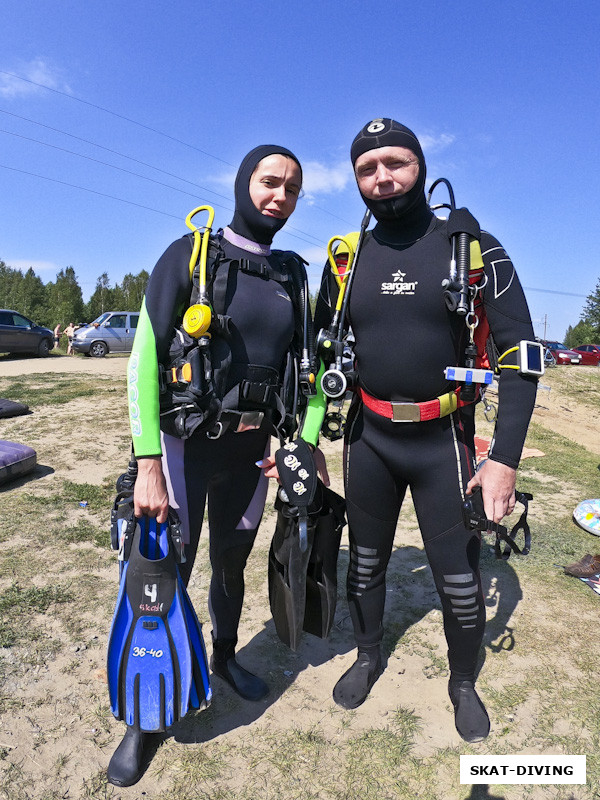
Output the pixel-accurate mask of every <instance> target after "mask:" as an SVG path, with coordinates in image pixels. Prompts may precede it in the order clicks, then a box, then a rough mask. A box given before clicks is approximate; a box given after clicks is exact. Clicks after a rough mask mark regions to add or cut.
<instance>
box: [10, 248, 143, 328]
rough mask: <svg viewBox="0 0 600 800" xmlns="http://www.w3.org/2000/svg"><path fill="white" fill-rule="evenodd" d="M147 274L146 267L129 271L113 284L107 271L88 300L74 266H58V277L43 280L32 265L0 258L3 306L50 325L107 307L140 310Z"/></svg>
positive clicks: (88, 318)
mask: <svg viewBox="0 0 600 800" xmlns="http://www.w3.org/2000/svg"><path fill="white" fill-rule="evenodd" d="M148 278H149V275H148V273H147V272H146V270H142V271H141V272H140V273H139V275H132V274H130V273H128V274H127V275H125V277H124V278H123V281H122V282H121V283H120V284H119V283H117V284H116V285H115V286H112V287H111V285H110V281H109V279H108V274H107V273H106V272H104V273H103V274H102V275H101V276H100V277H99V278H98V280H97V282H96V288H95V290H94V293H93V294H92V296H91V297H90V299H89V301H88V302H87V303H85V302H84V301H83V295H82V292H81V287H80V286H79V283H78V281H77V275H76V274H75V270H74V269H73V267H65V269H61V270H59V272H58V273H57V275H56V280H55V281H50V282H48V283H44V282H43V281H42V279H41V278H40V277H39V276H38V275H36V274H35V272H34V270H33V268H32V267H30V268H29V269H28V270H27V272H25V273H23V272H21V271H20V270H18V269H13V268H12V267H9V266H8V265H7V264H5V263H4V261H0V308H9V309H11V310H13V311H18V312H19V313H21V314H24V315H25V316H26V317H29V318H30V319H32V320H33V321H34V322H37V324H38V325H44V326H45V327H47V328H54V326H55V325H57V324H60V326H61V327H63V328H64V326H65V325H67V324H68V323H69V322H74V323H75V324H76V325H77V324H79V323H83V322H92V321H93V320H95V319H96V317H99V316H100V314H102V313H104V311H137V310H138V309H139V308H140V306H141V305H142V300H143V297H144V293H145V291H146V284H147V283H148Z"/></svg>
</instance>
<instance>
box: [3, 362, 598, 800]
mask: <svg viewBox="0 0 600 800" xmlns="http://www.w3.org/2000/svg"><path fill="white" fill-rule="evenodd" d="M578 376H579V378H580V380H575V378H577V377H578ZM542 382H543V383H548V384H549V385H551V386H552V390H551V391H552V393H553V395H552V396H553V398H557V397H559V398H560V404H564V405H566V406H568V404H569V403H571V402H579V403H585V405H586V408H588V409H589V414H590V418H591V419H594V418H597V416H598V414H599V412H600V369H599V370H598V371H597V373H596V372H594V371H592V370H588V371H587V372H577V370H574V371H569V370H568V369H564V370H563V369H560V368H557V369H556V370H552V371H549V372H548V373H547V375H546V376H544V378H542ZM124 391H125V382H124V379H122V380H121V379H119V380H114V379H105V378H98V377H94V378H92V379H90V380H88V379H87V378H80V377H79V376H70V375H69V376H66V375H43V376H41V375H31V376H30V377H25V376H21V377H19V378H18V379H17V378H14V379H13V378H0V396H3V397H9V398H10V399H15V400H20V401H22V402H27V403H29V404H30V405H31V406H32V408H33V409H34V414H31V415H28V416H27V417H23V418H19V419H15V420H8V421H7V423H8V424H9V426H10V427H9V428H8V429H9V430H10V431H11V432H12V433H13V435H14V433H15V432H17V431H18V432H19V438H22V439H23V440H25V441H26V440H27V439H28V437H35V438H36V441H39V447H40V448H41V451H42V453H43V460H44V463H46V464H47V465H48V467H50V468H51V469H52V470H53V471H49V472H48V474H45V475H43V476H38V478H37V479H35V480H31V481H23V483H22V484H21V485H19V486H17V487H15V488H11V489H9V490H7V491H3V492H0V515H1V517H2V519H3V525H2V526H0V687H1V688H0V713H2V716H3V725H2V728H3V730H4V731H5V733H3V734H0V797H2V798H4V797H6V798H7V800H55V798H56V800H58V798H60V797H65V796H69V797H78V798H90V800H92V799H93V800H99V798H103V799H105V800H108V799H109V798H112V799H113V800H118V798H121V797H122V798H126V797H129V796H131V797H141V796H143V797H144V798H146V799H147V800H167V798H168V800H209V798H210V800H257V798H260V800H281V798H284V799H285V800H355V799H357V798H360V800H414V799H415V798H417V797H419V798H423V799H424V800H479V798H481V800H483V799H484V798H487V799H488V800H496V798H501V800H522V799H523V798H525V799H527V798H531V800H546V798H549V800H555V799H556V800H573V798H576V800H593V798H598V796H599V795H598V790H597V787H598V786H599V785H600V755H599V754H600V727H599V726H598V719H599V718H600V683H599V681H598V670H597V659H596V657H595V649H596V644H595V631H596V629H597V620H598V610H599V603H600V597H598V596H597V595H595V594H594V593H593V592H591V591H590V590H589V588H587V587H586V586H584V585H583V583H582V582H581V581H578V580H576V579H573V578H568V577H567V576H565V575H564V574H563V572H562V570H561V569H560V567H557V566H555V565H556V564H559V565H560V564H565V563H568V562H569V561H574V560H576V559H577V558H579V557H581V555H583V554H584V553H585V552H587V551H590V552H591V551H594V550H597V549H599V543H598V542H597V540H596V539H594V538H592V537H590V536H589V534H587V533H585V532H584V531H582V530H581V529H579V528H578V527H577V526H576V525H575V524H574V523H573V521H572V518H571V514H572V510H573V507H574V505H575V504H576V502H577V499H584V498H585V497H595V496H598V495H599V494H600V489H599V479H600V473H599V472H598V468H597V467H598V463H599V461H600V457H599V456H598V455H594V454H592V453H590V452H588V451H586V450H585V449H584V448H583V447H581V446H579V445H575V444H573V443H572V442H571V441H570V440H568V439H566V438H565V437H564V436H561V435H560V434H559V433H557V432H555V431H549V430H548V429H547V428H544V427H543V426H541V425H540V424H534V425H532V426H531V428H530V432H529V436H528V441H527V445H528V446H529V447H535V448H538V449H539V450H541V451H543V452H544V453H545V455H544V456H543V457H541V458H530V459H526V460H524V461H523V462H522V465H521V467H520V469H519V474H518V487H519V488H520V489H522V490H524V491H531V492H532V493H533V495H534V501H533V502H532V503H531V508H530V524H531V526H532V535H533V547H532V551H531V553H530V555H528V556H527V557H518V556H514V555H513V556H511V558H510V560H509V561H508V562H497V561H496V560H495V559H494V557H493V554H492V553H490V551H489V548H488V547H487V546H486V547H485V548H484V551H483V556H482V574H483V576H484V585H485V587H486V591H487V592H488V599H487V603H488V611H489V616H490V619H489V624H488V628H487V634H486V639H485V646H484V648H483V652H482V662H484V663H483V668H482V672H481V675H480V679H479V685H480V687H481V692H482V694H483V695H484V696H485V699H486V703H487V706H488V708H489V711H490V716H491V717H492V720H493V734H492V736H490V738H489V739H488V740H486V742H485V743H482V744H481V745H477V746H474V745H467V744H466V743H463V742H462V741H460V740H458V738H456V739H453V744H454V746H439V747H434V746H429V748H428V747H427V746H425V745H427V743H428V742H429V741H430V738H431V737H432V735H434V734H435V733H436V731H435V730H432V729H431V727H428V724H427V719H430V717H429V718H428V717H427V711H426V704H427V701H428V691H429V690H430V687H436V686H440V685H442V686H443V687H444V689H445V682H446V677H447V665H446V652H445V643H444V642H443V638H442V637H441V634H440V630H441V614H440V611H439V601H438V600H437V597H436V595H435V594H434V593H433V592H432V581H431V576H430V573H429V570H428V568H427V567H425V568H423V569H416V568H417V567H418V566H419V565H422V564H424V563H425V559H424V556H423V553H422V551H421V550H420V549H419V546H416V545H414V544H411V545H410V546H409V545H407V544H405V542H404V540H403V538H402V536H400V538H399V541H398V547H399V551H398V553H397V554H396V556H397V557H396V558H395V559H394V569H393V571H392V573H391V574H390V575H389V576H388V577H389V581H388V588H389V589H390V590H391V591H390V595H389V601H388V604H387V607H386V617H385V620H384V622H385V638H384V646H385V647H386V648H387V650H388V652H389V653H390V654H391V655H390V660H389V665H388V670H390V669H394V668H396V669H397V670H398V671H401V674H400V677H399V680H402V681H408V680H409V679H410V677H409V676H410V675H412V676H413V679H414V680H415V686H414V691H413V692H412V695H414V701H413V697H412V696H411V698H410V700H409V702H408V704H406V703H404V704H403V705H399V698H397V697H394V696H393V694H390V696H389V697H386V698H385V700H386V702H387V701H389V702H388V705H387V709H386V711H385V713H384V714H382V715H381V716H377V717H373V718H372V719H371V720H370V721H369V722H368V723H367V722H366V719H368V718H367V717H366V715H367V714H368V713H369V712H370V710H371V709H372V708H373V707H374V706H373V705H370V704H369V703H367V704H365V706H364V707H363V708H360V709H357V710H356V711H353V712H345V711H342V710H341V709H339V708H338V707H337V706H335V705H334V704H333V703H332V701H331V699H330V691H331V687H327V692H324V693H322V694H321V695H319V697H324V696H325V695H326V699H325V700H315V697H316V696H317V689H320V688H322V687H321V686H320V684H319V682H320V681H321V674H322V673H320V672H319V670H318V669H316V670H315V671H314V672H313V673H312V674H313V675H314V676H315V678H314V685H312V684H311V683H310V682H306V680H305V681H304V682H303V680H302V678H303V676H302V675H301V674H300V673H301V672H302V670H303V669H305V668H307V665H306V664H305V663H304V662H303V658H304V657H303V656H302V654H292V653H290V651H289V650H288V649H287V648H286V647H285V646H284V645H283V644H281V643H280V642H279V641H278V640H277V639H276V637H275V635H274V633H273V632H272V630H271V631H267V632H264V631H262V630H258V629H257V630H251V631H250V638H252V637H255V641H254V643H253V645H252V650H251V651H250V650H249V651H248V652H253V653H254V654H255V655H256V654H257V655H258V656H259V658H258V661H259V662H260V663H261V664H262V665H263V670H262V674H263V675H264V676H265V677H266V678H268V680H269V683H270V685H271V687H272V695H273V696H272V698H271V699H270V701H269V703H270V704H269V705H268V706H265V707H264V708H263V707H262V706H261V707H260V708H259V707H258V705H257V706H255V705H254V704H248V703H244V702H243V701H242V700H240V699H239V698H237V697H236V696H234V695H233V694H232V693H231V692H230V691H229V690H228V689H224V688H223V685H222V682H217V681H215V686H214V689H215V697H214V700H213V705H212V706H211V707H210V708H209V709H208V710H206V711H203V712H199V713H196V714H190V715H188V717H187V718H186V720H184V722H183V723H181V724H180V725H179V726H176V730H175V735H174V737H164V739H161V740H159V741H158V742H157V743H156V753H155V754H154V757H153V759H152V763H151V764H150V766H149V769H148V772H147V773H146V775H145V777H144V779H143V782H142V783H141V784H140V787H141V788H140V791H139V792H138V791H137V789H132V790H118V789H116V787H111V786H109V785H107V783H106V778H105V774H104V771H103V769H102V768H101V765H102V764H106V763H107V761H108V758H109V756H110V753H111V752H112V749H113V748H114V746H115V744H116V743H117V740H118V737H119V736H120V735H121V732H122V725H120V724H118V723H116V722H115V721H114V719H113V718H112V715H111V713H110V709H109V708H108V698H107V693H106V686H105V684H104V682H103V680H102V679H101V678H99V677H98V673H99V672H101V670H102V667H103V665H104V657H105V656H104V652H105V645H106V638H107V634H108V627H109V624H110V618H111V614H112V608H113V606H114V601H115V597H116V589H117V578H116V576H117V567H116V557H115V554H113V553H112V552H111V551H110V550H109V512H110V507H111V505H112V501H113V496H114V482H115V479H116V477H117V476H118V475H119V474H120V473H121V472H122V471H124V469H125V467H126V465H127V461H128V452H129V438H128V431H127V420H126V417H125V402H124V401H123V402H122V403H120V399H121V397H124ZM544 397H545V396H544ZM99 399H103V400H107V401H110V404H111V408H115V409H120V410H117V411H115V412H114V413H113V412H111V418H110V419H109V420H107V419H105V418H103V417H101V416H99V412H97V411H96V406H97V405H99V403H98V402H96V401H98V400H99ZM113 399H114V402H113ZM543 399H544V398H542V400H543ZM71 401H77V402H78V403H82V404H87V406H85V407H87V408H88V412H89V413H88V414H87V415H84V417H83V418H81V419H78V420H77V425H76V426H74V425H72V424H70V423H71V418H70V416H69V410H70V409H69V405H68V404H69V402H71ZM553 402H557V401H556V399H554V400H553ZM78 407H79V408H81V406H78ZM482 428H483V426H482ZM63 429H64V436H59V440H58V442H56V443H54V444H51V443H50V442H47V441H46V439H45V436H46V433H47V432H52V431H56V430H58V431H61V430H63ZM104 431H107V432H108V431H110V432H111V433H112V434H114V437H115V442H116V444H115V445H114V453H115V455H113V457H112V458H110V459H108V458H107V457H106V455H105V448H104V438H105V437H104V436H103V433H104ZM54 435H56V434H54ZM36 446H37V445H36ZM325 449H326V450H327V452H328V454H329V459H330V471H331V473H332V474H333V475H336V476H339V475H340V474H341V444H340V443H337V444H336V445H331V446H330V445H327V446H326V448H325ZM80 465H81V468H79V467H80ZM91 466H94V467H96V470H95V475H96V477H95V478H94V479H91V478H90V477H89V474H88V473H89V471H90V467H91ZM82 501H86V502H87V507H86V508H82V507H80V505H79V504H80V502H82ZM514 521H516V519H515V518H514V517H513V518H512V520H509V522H510V523H511V524H512V523H514ZM273 525H274V517H273V515H272V513H270V512H269V513H267V514H265V519H264V522H263V528H262V530H263V531H265V532H266V533H265V536H264V537H263V538H262V539H259V542H258V543H257V547H256V548H255V551H254V552H253V553H252V555H251V557H250V559H249V563H248V576H247V600H246V609H248V608H255V607H260V608H266V605H267V597H266V560H267V551H268V545H269V539H270V532H272V530H273ZM402 525H403V526H404V528H403V530H404V534H405V535H408V534H410V535H411V537H412V536H413V533H414V531H415V526H416V522H415V519H414V514H413V512H412V510H410V503H407V508H406V509H405V510H403V515H402ZM407 532H408V533H407ZM346 536H347V531H346V533H345V534H344V538H343V550H342V552H341V554H340V560H339V580H340V588H339V597H340V599H339V603H340V611H343V610H344V609H345V599H344V589H343V575H344V572H345V570H346V567H347V545H346V542H347V539H346ZM411 541H413V538H411ZM486 543H487V544H490V543H491V540H489V539H487V540H486ZM199 560H200V562H201V563H202V564H204V565H206V564H207V560H208V556H207V536H206V535H203V539H202V542H201V548H200V556H199ZM413 569H416V571H413ZM208 581H209V575H208V570H207V569H205V570H204V571H202V572H200V568H198V569H197V570H196V572H195V575H194V579H193V586H194V591H195V592H197V594H196V596H197V597H199V598H200V600H199V601H198V603H197V609H198V612H199V615H200V617H201V618H202V619H204V620H208V612H207V610H206V607H205V598H206V591H207V585H208ZM195 602H196V601H195ZM248 616H249V615H248V614H247V611H246V610H245V612H244V617H243V619H242V625H246V624H247V620H248ZM261 620H262V617H261ZM256 625H258V623H255V627H256ZM260 627H261V628H262V622H261V623H260ZM209 630H210V623H208V624H207V625H206V626H205V635H206V636H207V638H210V634H209ZM244 630H245V632H246V633H248V630H247V629H244ZM350 639H351V635H350V633H349V628H348V627H347V626H346V627H345V628H344V629H343V630H338V629H337V628H335V627H334V630H333V632H332V635H331V642H330V645H331V651H330V652H331V653H332V655H333V654H335V653H336V652H337V653H345V652H347V649H348V647H349V646H350ZM309 641H310V640H309ZM316 648H317V645H316V643H315V649H316ZM325 652H326V651H325ZM324 657H326V656H324ZM415 665H416V667H415ZM411 668H412V670H413V672H411V671H410V669H411ZM415 668H416V669H417V672H416V673H415V672H414V670H415ZM415 675H416V677H414V676H415ZM384 681H385V676H384V677H382V679H381V684H378V685H377V687H376V690H375V693H376V694H377V696H378V697H379V698H381V691H382V689H381V688H379V687H380V686H383V685H384ZM279 697H281V700H279ZM373 702H374V703H375V701H373ZM286 703H287V705H288V706H289V707H292V708H294V709H295V711H294V712H293V713H292V712H289V713H288V714H287V715H284V714H282V712H281V708H282V707H285V705H286ZM436 713H437V714H438V715H439V716H438V718H437V719H439V720H440V724H441V721H442V720H444V721H445V722H444V724H446V725H448V724H451V722H449V720H451V717H450V716H449V715H450V714H451V711H450V704H449V701H448V699H447V697H446V696H444V699H443V701H442V703H441V704H440V707H439V709H438V710H437V712H436ZM430 724H431V723H430ZM434 726H435V727H436V728H437V723H434ZM8 732H10V736H9V733H8ZM17 739H19V741H20V745H19V747H16V748H14V749H13V745H14V744H15V742H16V741H17ZM54 741H57V742H58V744H57V745H56V746H55V747H53V742H54ZM518 752H553V753H571V754H578V753H586V754H587V756H588V759H587V770H588V786H587V787H568V786H564V787H559V786H557V787H537V788H536V787H534V786H489V787H471V786H462V787H461V786H460V785H459V783H458V764H459V757H460V755H461V754H473V753H479V754H499V755H502V754H506V753H518ZM3 792H4V794H3ZM142 793H143V794H142Z"/></svg>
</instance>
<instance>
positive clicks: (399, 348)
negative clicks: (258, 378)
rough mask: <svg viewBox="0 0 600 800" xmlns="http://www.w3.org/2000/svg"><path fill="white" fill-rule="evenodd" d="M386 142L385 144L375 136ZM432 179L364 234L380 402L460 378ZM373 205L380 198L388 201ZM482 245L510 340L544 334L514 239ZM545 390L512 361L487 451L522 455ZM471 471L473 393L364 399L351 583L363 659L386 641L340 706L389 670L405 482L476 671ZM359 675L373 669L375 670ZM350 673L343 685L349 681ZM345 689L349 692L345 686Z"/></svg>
mask: <svg viewBox="0 0 600 800" xmlns="http://www.w3.org/2000/svg"><path fill="white" fill-rule="evenodd" d="M379 122H380V121H377V124H378V125H379ZM372 124H373V123H372ZM398 127H399V128H400V127H401V126H398ZM406 130H407V129H406ZM414 141H415V142H416V139H415V140H414ZM388 143H390V144H394V142H393V141H392V142H388ZM402 145H403V146H404V143H402ZM377 146H381V145H377V144H374V145H373V147H377ZM406 146H410V147H411V148H412V149H413V150H414V151H415V152H418V154H419V158H420V162H421V169H422V172H423V173H424V161H423V159H422V153H421V152H420V148H418V143H417V144H416V145H414V146H413V145H412V144H410V145H408V144H407V145H406ZM366 149H369V148H368V147H367V148H366ZM423 185H424V174H422V180H421V184H420V186H419V185H417V193H415V198H416V199H415V201H414V202H413V205H412V207H411V208H410V209H409V210H408V211H403V212H402V213H400V214H398V215H397V216H396V218H394V215H393V214H391V215H390V217H389V218H388V219H386V218H385V215H381V216H382V218H381V219H379V221H378V223H377V225H376V226H375V228H374V230H373V231H372V232H370V233H368V234H367V237H366V239H365V241H364V245H363V248H362V252H361V253H360V257H359V260H358V265H357V268H356V273H355V276H354V280H353V283H352V287H351V294H350V300H349V324H350V326H351V328H352V332H353V334H354V338H355V341H356V344H355V348H354V352H355V356H356V368H357V373H358V384H359V387H360V389H362V390H364V391H366V392H367V393H368V395H370V396H371V397H373V398H377V399H378V400H383V401H400V402H424V401H430V400H433V399H434V398H437V397H439V396H440V395H443V394H445V393H447V392H449V391H451V390H452V389H454V388H455V384H454V383H449V382H448V381H447V380H446V378H445V376H444V369H445V368H446V367H448V366H456V365H461V364H462V357H463V353H464V345H465V343H466V339H465V337H466V335H467V329H466V326H465V322H464V318H460V317H459V316H458V315H457V314H456V313H451V312H450V311H448V309H447V307H446V304H445V301H444V297H443V289H442V280H443V279H445V278H447V277H448V271H449V264H450V260H451V243H450V240H449V238H448V234H447V230H446V226H447V223H446V222H445V221H442V220H439V219H437V218H436V217H435V216H434V215H433V214H432V213H431V211H430V210H429V208H428V207H427V204H426V201H425V197H424V194H423ZM401 199H402V198H401ZM373 206H375V209H376V210H379V209H377V203H373ZM376 216H377V214H376ZM481 250H482V255H483V261H484V265H485V276H486V278H487V283H486V285H485V287H484V288H483V299H484V304H485V309H486V314H487V319H488V321H489V324H490V329H491V331H492V333H493V336H494V339H495V342H496V345H497V347H498V349H499V351H500V353H503V352H504V351H506V350H508V349H509V348H511V347H514V346H515V344H517V343H518V342H519V340H521V339H528V340H531V339H533V330H532V326H531V321H530V316H529V312H528V309H527V304H526V301H525V297H524V294H523V291H522V288H521V286H520V283H519V280H518V278H517V275H516V273H515V270H514V267H513V265H512V262H511V261H510V259H509V257H508V255H507V254H506V252H505V251H504V249H503V247H502V246H501V245H500V243H499V242H498V241H497V240H496V239H495V238H494V237H492V236H491V235H489V234H488V233H485V232H484V233H483V234H482V237H481ZM336 293H337V287H336V283H335V281H333V280H332V277H331V273H330V270H329V268H326V270H325V273H324V277H323V281H322V285H321V292H320V296H319V300H318V304H317V312H316V316H315V328H316V330H319V329H320V328H322V327H325V328H326V327H327V326H328V322H329V319H330V318H331V309H332V308H333V307H334V305H335V299H336V296H337V294H336ZM535 394H536V382H535V380H532V379H530V378H524V377H523V376H521V375H520V374H517V372H516V371H515V370H504V371H503V372H502V375H501V378H500V381H499V413H498V420H497V426H496V433H495V441H494V443H493V446H492V448H491V451H490V455H489V458H490V459H492V460H496V461H499V462H501V463H503V464H505V465H507V466H510V467H513V468H516V467H517V465H518V463H519V458H520V455H521V450H522V447H523V443H524V440H525V435H526V431H527V425H528V422H529V418H530V415H531V412H532V410H533V406H534V401H535ZM474 470H475V459H474V406H473V405H467V406H464V407H461V408H458V409H457V410H456V411H455V412H454V413H452V414H448V415H447V416H444V417H442V418H438V419H431V420H429V421H422V422H393V421H392V420H391V419H388V418H386V417H384V416H380V415H379V414H378V413H375V412H374V411H372V410H370V409H369V408H367V407H366V406H365V404H364V403H363V402H360V400H359V398H358V396H357V397H356V398H355V401H354V403H353V405H352V408H351V412H350V415H349V422H348V426H347V430H346V448H345V457H344V480H345V487H346V503H347V512H348V521H349V529H350V565H349V573H348V587H347V591H348V602H349V606H350V613H351V617H352V621H353V626H354V633H355V637H356V641H357V644H358V646H359V661H360V657H361V656H360V654H361V648H363V649H366V650H369V649H371V650H372V651H373V652H376V653H377V661H375V659H374V658H372V659H371V667H370V670H371V671H370V673H369V678H368V681H367V680H366V677H365V678H364V679H363V678H358V677H357V676H358V672H359V661H357V665H356V670H355V673H354V678H356V680H355V681H354V685H353V684H352V680H350V681H349V682H348V681H347V682H346V683H347V685H346V692H345V696H342V698H341V704H342V705H346V707H355V705H358V704H359V702H362V700H364V699H365V697H366V695H367V693H368V690H369V689H370V687H371V686H372V684H373V682H374V680H376V678H377V675H378V674H379V673H380V671H381V666H380V661H379V660H378V659H379V655H378V653H379V648H378V644H379V643H380V642H381V639H382V635H383V628H382V618H383V612H384V602H385V593H386V588H385V574H386V568H387V565H388V561H389V558H390V555H391V550H392V544H393V539H394V532H395V529H396V524H397V520H398V515H399V511H400V507H401V505H402V501H403V499H404V496H405V493H406V490H407V488H408V487H410V490H411V495H412V498H413V502H414V505H415V510H416V513H417V517H418V521H419V526H420V529H421V533H422V536H423V541H424V545H425V550H426V553H427V557H428V559H429V563H430V565H431V569H432V572H433V577H434V580H435V584H436V588H437V590H438V593H439V596H440V600H441V604H442V610H443V618H444V630H445V634H446V638H447V642H448V650H449V663H450V669H451V674H452V677H453V679H455V680H470V681H473V680H474V675H475V668H476V664H477V657H478V652H479V648H480V645H481V641H482V637H483V631H484V624H485V607H484V602H483V597H482V589H481V581H480V576H479V567H478V562H479V552H480V535H479V534H478V533H477V532H473V531H471V530H467V529H465V526H464V524H463V521H462V513H461V503H462V500H463V498H464V494H465V488H466V485H467V483H468V481H469V480H470V479H471V478H472V476H473V474H474ZM366 664H367V661H365V662H364V664H363V666H364V665H366ZM362 674H363V676H366V672H365V671H364V670H363V673H362ZM345 677H346V676H344V678H345ZM350 677H351V678H352V677H353V676H350ZM344 678H342V680H341V681H340V682H339V684H338V687H336V690H339V688H343V687H340V685H341V684H342V683H343V681H344ZM342 695H343V692H342ZM334 698H336V701H338V702H340V698H339V696H338V697H336V691H334Z"/></svg>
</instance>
